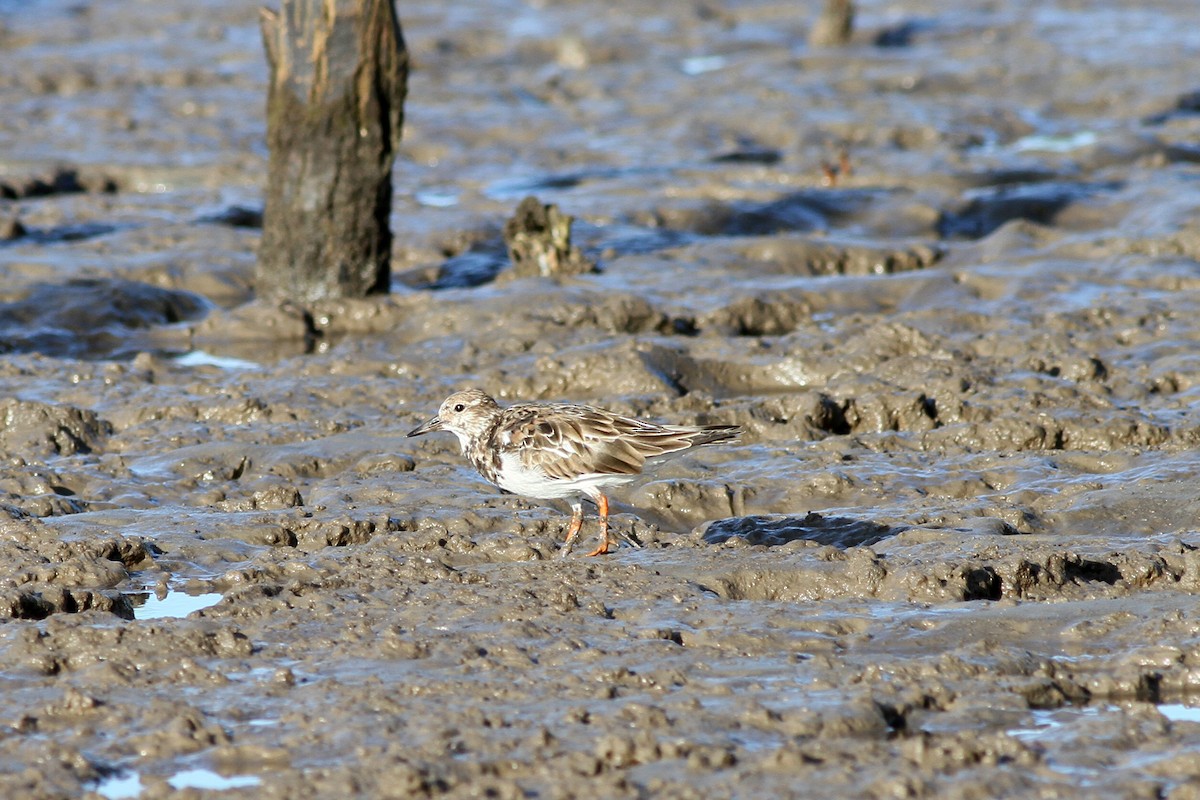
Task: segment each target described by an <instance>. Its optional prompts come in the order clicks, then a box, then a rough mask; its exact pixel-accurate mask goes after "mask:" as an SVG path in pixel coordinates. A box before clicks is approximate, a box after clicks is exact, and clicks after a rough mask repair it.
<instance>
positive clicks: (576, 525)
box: [563, 503, 583, 551]
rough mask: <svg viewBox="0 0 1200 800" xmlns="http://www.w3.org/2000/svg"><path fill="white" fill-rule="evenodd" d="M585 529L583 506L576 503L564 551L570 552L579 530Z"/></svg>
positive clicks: (572, 508)
mask: <svg viewBox="0 0 1200 800" xmlns="http://www.w3.org/2000/svg"><path fill="white" fill-rule="evenodd" d="M582 527H583V505H581V504H580V503H574V504H572V506H571V524H570V525H568V526H567V539H566V541H564V542H563V550H565V551H570V549H571V543H572V542H574V541H575V537H576V536H578V535H579V529H580V528H582Z"/></svg>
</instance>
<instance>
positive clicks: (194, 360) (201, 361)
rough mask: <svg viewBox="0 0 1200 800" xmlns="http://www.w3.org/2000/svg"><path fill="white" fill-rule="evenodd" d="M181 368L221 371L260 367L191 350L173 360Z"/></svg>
mask: <svg viewBox="0 0 1200 800" xmlns="http://www.w3.org/2000/svg"><path fill="white" fill-rule="evenodd" d="M175 363H176V364H178V365H180V366H181V367H221V368H222V369H256V368H258V367H259V366H260V365H259V364H256V363H254V362H253V361H247V360H246V359H244V358H234V357H233V356H218V355H214V354H213V353H206V352H204V351H203V350H193V351H191V352H190V353H184V354H183V355H181V356H179V357H177V358H176V359H175Z"/></svg>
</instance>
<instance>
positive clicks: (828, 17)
mask: <svg viewBox="0 0 1200 800" xmlns="http://www.w3.org/2000/svg"><path fill="white" fill-rule="evenodd" d="M853 32H854V0H825V7H824V8H822V9H821V14H820V16H818V17H817V21H816V22H815V23H814V24H813V27H812V30H811V31H809V34H808V43H809V44H810V45H812V46H813V47H833V46H837V45H843V44H846V43H847V42H849V41H850V35H851V34H852V33H853Z"/></svg>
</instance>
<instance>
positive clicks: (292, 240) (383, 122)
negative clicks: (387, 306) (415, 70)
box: [255, 0, 408, 303]
mask: <svg viewBox="0 0 1200 800" xmlns="http://www.w3.org/2000/svg"><path fill="white" fill-rule="evenodd" d="M262 36H263V44H264V46H265V48H266V52H267V62H268V64H269V66H270V68H271V86H270V91H269V94H268V97H267V145H268V147H269V148H270V162H269V166H268V175H267V199H266V207H265V209H264V212H263V233H262V243H261V245H260V247H259V251H258V269H257V272H256V275H255V285H256V289H257V292H258V295H259V297H260V298H269V299H289V300H294V301H297V302H300V303H310V302H313V301H316V300H322V299H326V298H337V297H362V296H364V295H366V294H368V293H372V292H386V291H387V290H388V282H389V279H390V270H391V266H390V256H391V249H392V232H391V229H390V227H389V226H388V216H389V214H390V213H391V210H392V163H393V161H394V159H395V152H396V149H397V148H398V147H399V145H400V129H401V126H402V125H403V122H404V97H405V94H406V92H407V87H408V51H407V50H406V49H405V46H404V36H403V33H402V32H401V29H400V20H399V18H398V17H397V15H396V9H395V4H394V0H281V8H280V10H279V11H278V12H275V11H271V10H269V9H263V11H262Z"/></svg>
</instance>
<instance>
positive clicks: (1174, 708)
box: [1158, 703, 1200, 722]
mask: <svg viewBox="0 0 1200 800" xmlns="http://www.w3.org/2000/svg"><path fill="white" fill-rule="evenodd" d="M1158 713H1160V714H1162V715H1163V716H1164V717H1166V718H1167V719H1169V720H1171V721H1172V722H1200V706H1187V705H1184V704H1183V703H1164V704H1163V705H1161V706H1159V707H1158Z"/></svg>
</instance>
